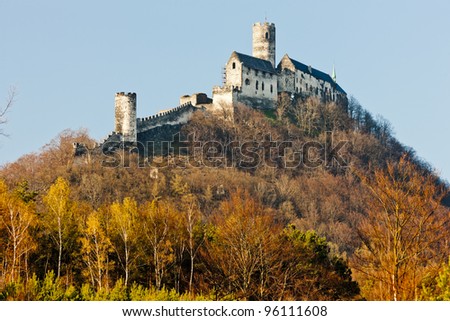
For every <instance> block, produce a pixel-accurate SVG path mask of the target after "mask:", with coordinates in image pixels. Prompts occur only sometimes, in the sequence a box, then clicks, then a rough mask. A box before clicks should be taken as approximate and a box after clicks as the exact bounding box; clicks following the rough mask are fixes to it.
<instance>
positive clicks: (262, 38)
mask: <svg viewBox="0 0 450 321" xmlns="http://www.w3.org/2000/svg"><path fill="white" fill-rule="evenodd" d="M253 57H256V58H260V59H264V60H268V61H270V62H271V63H272V66H274V67H275V24H273V23H269V22H264V23H261V22H257V23H255V24H254V25H253Z"/></svg>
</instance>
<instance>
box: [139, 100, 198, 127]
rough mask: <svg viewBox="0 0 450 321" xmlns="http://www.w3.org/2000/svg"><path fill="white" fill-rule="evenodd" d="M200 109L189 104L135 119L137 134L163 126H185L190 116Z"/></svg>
mask: <svg viewBox="0 0 450 321" xmlns="http://www.w3.org/2000/svg"><path fill="white" fill-rule="evenodd" d="M199 109H200V108H197V107H194V106H192V104H191V103H186V104H184V105H181V106H178V107H175V108H172V109H170V110H167V111H164V112H161V113H159V114H156V115H153V116H149V117H145V118H138V119H137V132H138V133H142V132H145V131H148V130H150V129H153V128H155V127H159V126H163V125H180V124H186V123H187V122H188V121H189V119H190V118H191V116H192V114H193V113H194V112H195V111H196V110H199Z"/></svg>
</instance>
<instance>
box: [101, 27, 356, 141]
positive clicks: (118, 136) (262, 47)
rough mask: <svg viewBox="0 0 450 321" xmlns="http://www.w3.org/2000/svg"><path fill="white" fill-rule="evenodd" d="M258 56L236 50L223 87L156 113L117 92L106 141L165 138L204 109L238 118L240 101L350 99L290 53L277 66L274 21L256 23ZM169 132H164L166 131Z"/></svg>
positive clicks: (268, 105) (267, 105) (262, 105)
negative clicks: (142, 112) (139, 113)
mask: <svg viewBox="0 0 450 321" xmlns="http://www.w3.org/2000/svg"><path fill="white" fill-rule="evenodd" d="M252 31H253V36H252V37H253V38H252V49H253V51H252V55H251V56H250V55H246V54H242V53H238V52H236V51H234V52H233V53H232V54H231V56H230V58H229V60H228V62H227V63H226V66H225V68H224V75H223V81H224V82H223V86H221V87H219V86H215V87H213V89H212V93H213V96H212V99H211V98H209V97H208V96H207V95H206V94H205V93H195V94H193V95H184V96H181V97H180V105H179V106H177V107H175V108H171V109H169V110H164V111H161V112H159V113H157V114H155V115H152V116H148V117H143V118H137V117H136V101H137V95H136V93H134V92H128V93H126V92H117V93H116V95H115V129H114V132H112V133H111V134H110V135H109V136H108V137H107V138H106V139H105V142H107V141H111V142H121V143H124V144H125V143H126V144H130V143H131V144H135V143H138V142H140V140H142V139H150V140H152V139H156V138H161V137H162V136H164V135H165V134H167V133H168V132H170V131H171V129H170V128H172V129H174V130H179V127H180V126H179V125H183V124H186V123H187V122H188V121H189V120H190V119H191V117H192V114H193V113H194V112H195V111H196V110H199V109H207V110H209V111H212V112H213V113H215V114H217V115H218V117H225V118H230V119H233V117H234V108H235V107H236V106H237V105H238V104H242V105H245V106H248V107H252V108H257V109H272V110H273V109H275V108H277V101H278V97H279V94H280V93H283V92H286V93H289V94H291V95H298V96H301V97H307V96H315V97H318V98H320V99H322V100H324V101H335V102H343V103H345V102H346V101H347V95H346V93H345V91H344V90H343V89H342V88H341V87H340V86H339V85H338V84H337V83H336V75H335V72H334V70H333V76H330V75H328V74H326V73H324V72H322V71H320V70H317V69H314V68H312V67H311V66H309V65H305V64H303V63H301V62H299V61H296V60H294V59H291V58H290V57H289V56H288V55H287V54H286V55H285V56H284V57H283V58H282V59H281V61H280V63H279V64H278V66H276V65H275V54H276V28H275V24H274V23H270V22H267V21H265V22H256V23H254V24H253V27H252ZM163 134H164V135H163Z"/></svg>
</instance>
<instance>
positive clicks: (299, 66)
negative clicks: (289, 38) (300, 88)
mask: <svg viewBox="0 0 450 321" xmlns="http://www.w3.org/2000/svg"><path fill="white" fill-rule="evenodd" d="M285 58H287V59H289V60H290V61H291V62H292V64H293V65H294V67H295V69H297V70H300V71H302V72H304V73H306V74H310V75H311V76H313V77H314V78H317V79H320V80H323V81H326V82H329V83H330V84H333V85H334V86H335V88H336V90H338V91H340V92H341V93H343V94H347V93H346V92H345V91H344V89H342V88H341V86H339V85H338V84H337V83H336V82H335V81H334V80H333V78H331V76H330V75H329V74H327V73H324V72H323V71H320V70H318V69H315V68H312V67H311V66H307V65H305V64H303V63H301V62H299V61H297V60H294V59H292V58H291V57H289V56H288V55H285V56H284V57H283V59H285ZM282 61H283V60H282ZM282 61H281V62H280V64H279V65H278V68H280V65H281V64H282Z"/></svg>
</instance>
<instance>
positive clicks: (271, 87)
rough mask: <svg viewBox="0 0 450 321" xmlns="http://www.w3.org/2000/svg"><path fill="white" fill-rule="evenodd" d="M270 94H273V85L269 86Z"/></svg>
mask: <svg viewBox="0 0 450 321" xmlns="http://www.w3.org/2000/svg"><path fill="white" fill-rule="evenodd" d="M270 93H273V85H270Z"/></svg>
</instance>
